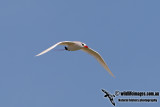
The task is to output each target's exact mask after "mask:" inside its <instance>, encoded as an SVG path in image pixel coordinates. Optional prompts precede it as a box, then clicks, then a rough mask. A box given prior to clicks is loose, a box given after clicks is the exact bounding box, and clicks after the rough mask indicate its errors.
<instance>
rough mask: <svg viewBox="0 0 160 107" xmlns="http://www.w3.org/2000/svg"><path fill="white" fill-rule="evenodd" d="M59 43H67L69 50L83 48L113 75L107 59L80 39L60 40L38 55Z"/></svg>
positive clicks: (66, 46) (66, 47)
mask: <svg viewBox="0 0 160 107" xmlns="http://www.w3.org/2000/svg"><path fill="white" fill-rule="evenodd" d="M58 45H65V50H67V51H77V50H83V51H84V52H87V53H88V54H90V55H92V56H94V57H95V58H96V59H97V61H98V62H99V63H100V64H101V65H102V66H103V67H104V68H105V69H106V70H107V71H108V72H109V73H110V74H111V75H112V76H114V75H113V74H112V72H111V71H110V69H109V68H108V66H107V64H106V63H105V61H104V60H103V59H102V57H101V56H100V54H99V53H98V52H96V51H94V50H93V49H91V48H88V46H87V45H86V44H85V43H82V42H79V41H62V42H58V43H56V44H55V45H53V46H51V47H50V48H48V49H46V50H44V51H42V52H41V53H39V54H38V55H36V56H40V55H42V54H44V53H46V52H48V51H50V50H52V49H53V48H55V47H56V46H58Z"/></svg>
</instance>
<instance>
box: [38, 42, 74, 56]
mask: <svg viewBox="0 0 160 107" xmlns="http://www.w3.org/2000/svg"><path fill="white" fill-rule="evenodd" d="M71 44H74V43H73V42H71V41H62V42H58V43H56V44H55V45H53V46H51V47H49V48H48V49H46V50H44V51H42V52H41V53H39V54H37V55H36V56H40V55H42V54H45V53H46V52H48V51H50V50H52V49H53V48H55V47H56V46H57V45H71Z"/></svg>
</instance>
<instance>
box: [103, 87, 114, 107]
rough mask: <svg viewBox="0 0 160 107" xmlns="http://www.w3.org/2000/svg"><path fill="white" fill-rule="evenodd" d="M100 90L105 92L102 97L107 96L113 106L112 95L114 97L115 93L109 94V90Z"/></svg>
mask: <svg viewBox="0 0 160 107" xmlns="http://www.w3.org/2000/svg"><path fill="white" fill-rule="evenodd" d="M102 91H103V92H104V93H105V95H104V97H108V98H109V100H110V101H111V103H112V104H113V105H114V106H115V102H114V100H113V97H115V95H111V94H110V93H109V92H107V91H105V90H104V89H102Z"/></svg>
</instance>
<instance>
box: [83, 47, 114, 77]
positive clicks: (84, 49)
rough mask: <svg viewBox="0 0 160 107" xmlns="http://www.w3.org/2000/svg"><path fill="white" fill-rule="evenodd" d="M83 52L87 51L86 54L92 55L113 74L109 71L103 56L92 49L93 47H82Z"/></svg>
mask: <svg viewBox="0 0 160 107" xmlns="http://www.w3.org/2000/svg"><path fill="white" fill-rule="evenodd" d="M82 50H83V51H84V52H87V53H88V54H90V55H92V56H94V57H95V58H96V59H97V61H98V62H99V63H100V64H101V65H102V66H103V67H104V68H105V69H106V70H107V71H108V72H109V73H110V74H111V75H112V76H113V77H115V76H114V75H113V73H112V72H111V71H110V69H109V67H108V66H107V64H106V63H105V61H104V60H103V58H102V57H101V56H100V54H99V53H98V52H96V51H94V50H93V49H91V48H83V49H82Z"/></svg>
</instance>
